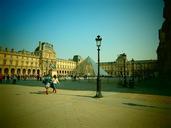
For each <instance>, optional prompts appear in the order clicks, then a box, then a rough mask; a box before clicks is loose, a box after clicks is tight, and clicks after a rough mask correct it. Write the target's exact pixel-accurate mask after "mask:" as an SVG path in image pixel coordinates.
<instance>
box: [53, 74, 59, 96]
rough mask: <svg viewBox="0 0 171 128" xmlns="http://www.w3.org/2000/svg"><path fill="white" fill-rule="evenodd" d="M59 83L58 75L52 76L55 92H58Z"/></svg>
mask: <svg viewBox="0 0 171 128" xmlns="http://www.w3.org/2000/svg"><path fill="white" fill-rule="evenodd" d="M57 84H59V80H58V78H57V76H56V75H54V76H53V78H52V88H53V91H52V92H53V93H56V87H57Z"/></svg>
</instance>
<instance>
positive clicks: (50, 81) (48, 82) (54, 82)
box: [43, 75, 59, 94]
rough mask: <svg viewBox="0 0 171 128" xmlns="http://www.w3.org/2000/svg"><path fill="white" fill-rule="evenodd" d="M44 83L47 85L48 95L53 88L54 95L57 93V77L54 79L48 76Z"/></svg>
mask: <svg viewBox="0 0 171 128" xmlns="http://www.w3.org/2000/svg"><path fill="white" fill-rule="evenodd" d="M43 83H44V84H45V89H46V94H48V89H49V88H50V87H51V88H52V89H53V91H52V92H53V93H56V88H57V85H58V84H59V80H58V78H57V76H56V75H54V76H53V78H52V77H51V76H50V75H46V76H45V77H44V79H43Z"/></svg>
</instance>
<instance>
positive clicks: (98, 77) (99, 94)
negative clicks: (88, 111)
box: [95, 35, 102, 98]
mask: <svg viewBox="0 0 171 128" xmlns="http://www.w3.org/2000/svg"><path fill="white" fill-rule="evenodd" d="M95 40H96V46H97V51H98V73H97V89H96V96H95V97H97V98H101V97H102V93H101V81H100V46H101V41H102V38H101V37H100V36H99V35H98V36H97V37H96V39H95Z"/></svg>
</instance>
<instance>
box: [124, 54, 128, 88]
mask: <svg viewBox="0 0 171 128" xmlns="http://www.w3.org/2000/svg"><path fill="white" fill-rule="evenodd" d="M123 57H124V58H123V61H124V63H123V64H124V65H123V66H124V84H123V86H124V87H126V86H127V82H126V55H125V54H124V55H123Z"/></svg>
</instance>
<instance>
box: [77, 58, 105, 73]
mask: <svg viewBox="0 0 171 128" xmlns="http://www.w3.org/2000/svg"><path fill="white" fill-rule="evenodd" d="M75 71H76V74H79V75H80V76H85V75H87V76H97V73H98V65H97V64H96V63H95V61H94V60H93V59H92V58H91V57H89V56H88V57H87V58H86V59H85V60H83V61H82V62H81V63H80V64H79V65H78V66H77V68H76V69H75ZM100 76H108V74H107V72H106V71H104V70H103V69H102V68H101V67H100Z"/></svg>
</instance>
